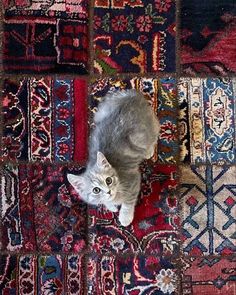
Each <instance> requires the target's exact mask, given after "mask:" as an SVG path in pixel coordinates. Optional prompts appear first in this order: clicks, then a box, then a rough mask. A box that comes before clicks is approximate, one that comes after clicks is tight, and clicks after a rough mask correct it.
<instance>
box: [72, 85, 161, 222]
mask: <svg viewBox="0 0 236 295" xmlns="http://www.w3.org/2000/svg"><path fill="white" fill-rule="evenodd" d="M94 122H95V128H94V130H93V131H92V133H91V136H90V143H89V158H88V164H87V168H86V171H85V172H84V173H83V174H82V175H73V174H68V175H67V178H68V181H69V182H70V183H71V185H72V186H73V187H74V188H75V190H76V191H77V192H78V194H79V195H80V197H81V199H82V200H84V201H85V202H87V203H88V204H93V205H100V204H103V205H105V207H106V208H107V209H108V210H110V211H112V212H117V211H118V208H117V207H118V206H119V205H121V207H120V211H119V221H120V223H121V225H122V226H128V225H129V224H130V223H131V222H132V221H133V218H134V210H135V205H136V201H137V197H138V195H139V192H140V183H141V176H140V172H139V164H140V163H141V162H142V161H143V160H144V159H148V158H150V157H152V155H153V153H154V150H155V145H156V143H157V140H158V135H159V131H160V125H159V121H158V119H157V116H156V114H155V113H154V111H153V109H152V107H151V106H150V104H149V103H148V101H147V100H146V99H145V97H144V96H143V95H142V94H141V93H139V92H137V91H135V90H118V91H115V92H110V93H108V94H107V95H106V96H105V98H104V99H103V100H102V102H101V103H100V104H99V106H98V111H97V112H96V114H95V116H94Z"/></svg>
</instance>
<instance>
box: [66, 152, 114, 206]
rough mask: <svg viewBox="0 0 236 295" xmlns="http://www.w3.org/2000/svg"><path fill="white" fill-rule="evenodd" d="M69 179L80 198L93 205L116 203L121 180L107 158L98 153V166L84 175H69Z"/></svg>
mask: <svg viewBox="0 0 236 295" xmlns="http://www.w3.org/2000/svg"><path fill="white" fill-rule="evenodd" d="M67 178H68V180H69V182H70V183H71V184H72V186H73V187H74V188H75V190H76V191H77V192H78V194H79V195H80V197H81V198H82V199H83V200H84V201H85V202H87V203H89V204H93V205H99V204H106V202H112V201H114V199H115V197H116V193H117V188H118V185H119V179H118V176H117V173H116V171H115V169H114V168H112V166H111V165H110V164H109V162H108V161H107V159H106V158H105V156H104V155H103V154H102V153H100V152H98V153H97V162H96V164H95V165H94V166H93V167H91V168H89V169H87V171H86V172H85V173H84V174H82V175H73V174H68V175H67Z"/></svg>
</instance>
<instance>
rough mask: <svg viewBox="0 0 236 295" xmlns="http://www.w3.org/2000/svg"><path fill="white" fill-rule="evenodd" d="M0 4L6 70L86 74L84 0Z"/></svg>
mask: <svg viewBox="0 0 236 295" xmlns="http://www.w3.org/2000/svg"><path fill="white" fill-rule="evenodd" d="M3 4H4V5H3V8H4V35H3V66H4V70H5V71H7V72H20V73H22V72H27V73H34V72H47V73H48V72H71V71H73V72H76V73H80V74H86V73H87V68H88V65H87V64H88V47H89V45H88V36H89V32H88V1H87V0H81V1H74V0H70V1H67V0H62V1H59V0H55V1H38V0H32V1H28V0H26V1H4V3H3Z"/></svg>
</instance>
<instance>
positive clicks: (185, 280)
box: [182, 257, 236, 295]
mask: <svg viewBox="0 0 236 295" xmlns="http://www.w3.org/2000/svg"><path fill="white" fill-rule="evenodd" d="M235 263H236V258H235V257H234V258H233V257H232V258H220V257H215V258H210V257H205V258H184V261H183V269H182V290H183V293H182V294H183V295H187V294H188V295H189V294H190V295H198V294H201V295H209V294H222V295H223V294H227V295H234V294H235V281H236V279H235Z"/></svg>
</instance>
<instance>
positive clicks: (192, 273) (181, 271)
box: [0, 0, 236, 295]
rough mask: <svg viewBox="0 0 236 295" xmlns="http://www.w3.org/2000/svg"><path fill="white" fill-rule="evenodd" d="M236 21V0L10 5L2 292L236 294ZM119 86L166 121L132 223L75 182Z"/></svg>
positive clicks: (17, 1) (143, 169)
mask: <svg viewBox="0 0 236 295" xmlns="http://www.w3.org/2000/svg"><path fill="white" fill-rule="evenodd" d="M180 2H181V3H180ZM89 4H90V5H89ZM235 15H236V3H235V1H233V0H227V1H225V0H220V1H213V0H209V1H201V2H199V1H195V0H193V1H187V0H186V1H185V0H183V1H177V0H176V1H175V0H151V1H147V0H95V1H94V2H93V3H92V4H91V3H89V1H85V0H60V1H59V0H53V1H49V0H40V1H38V0H37V1H36V0H4V1H3V13H2V30H3V32H2V45H3V46H2V51H3V55H2V58H3V63H2V64H1V63H0V66H1V65H3V68H1V71H2V82H1V90H2V96H1V100H0V101H1V107H0V126H1V127H0V138H1V140H0V151H1V154H0V179H1V182H0V189H1V197H0V294H3V295H18V294H29V295H35V294H39V295H40V294H42V295H165V294H171V295H211V294H217V295H236V268H235V265H236V78H235V77H234V76H233V74H234V73H235V69H236V42H235V39H236V37H235ZM176 25H177V34H176ZM38 73H40V75H41V76H39V75H38ZM62 73H65V74H62ZM86 73H88V74H89V76H82V77H81V76H80V74H86ZM208 74H209V75H208ZM216 74H217V75H218V76H216ZM123 89H136V90H137V91H139V92H141V93H142V94H143V95H144V96H145V98H146V99H147V101H148V102H149V104H150V105H151V107H152V108H153V111H154V113H155V114H156V116H157V117H158V118H159V120H160V136H159V139H158V142H157V144H156V148H155V152H154V154H153V156H152V157H151V158H150V159H148V160H145V161H144V162H143V163H141V165H140V173H141V190H140V194H139V196H138V201H137V204H136V208H135V217H134V220H133V222H132V223H131V224H130V225H129V226H127V227H123V226H121V224H120V222H119V220H118V214H117V213H112V212H110V211H108V210H107V209H106V208H105V207H103V206H100V207H95V206H91V205H87V204H85V203H84V202H83V201H82V200H81V198H80V196H79V195H78V194H77V193H76V192H75V190H74V189H73V187H72V186H71V185H70V183H69V182H68V180H67V173H74V174H80V173H83V172H84V171H85V168H86V161H87V157H88V139H89V135H90V131H91V130H93V128H95V126H94V123H93V117H94V114H95V112H96V111H97V109H98V106H99V103H100V101H101V99H102V97H103V96H104V95H106V94H107V93H108V92H110V91H117V90H123Z"/></svg>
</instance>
